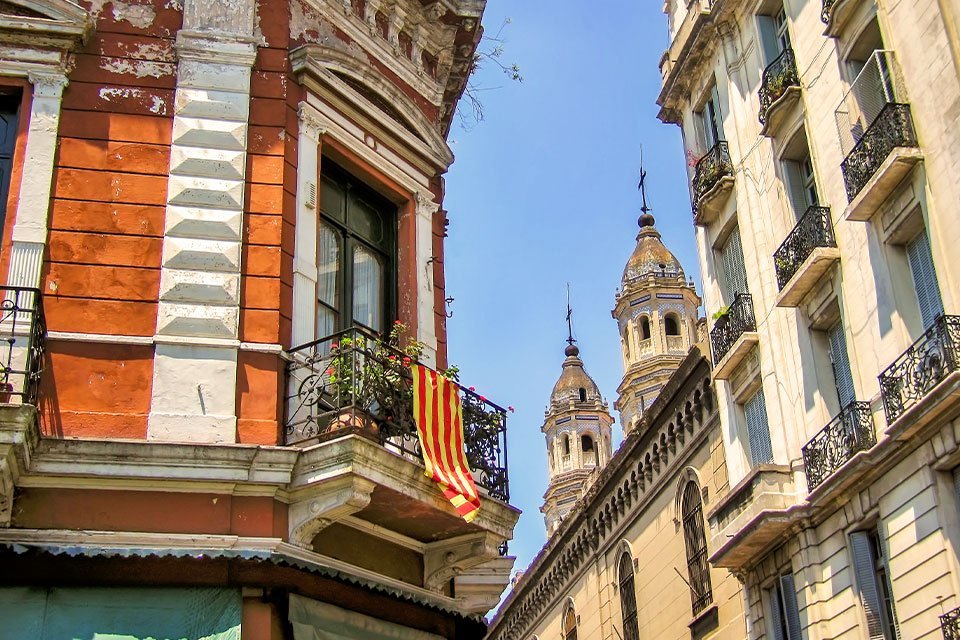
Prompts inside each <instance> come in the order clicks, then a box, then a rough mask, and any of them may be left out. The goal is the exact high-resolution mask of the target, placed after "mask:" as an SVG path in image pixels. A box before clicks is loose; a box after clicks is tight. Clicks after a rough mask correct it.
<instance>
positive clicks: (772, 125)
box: [758, 49, 800, 136]
mask: <svg viewBox="0 0 960 640" xmlns="http://www.w3.org/2000/svg"><path fill="white" fill-rule="evenodd" d="M799 99H800V74H799V73H798V72H797V60H796V58H795V57H794V54H793V49H784V50H783V52H782V53H781V54H780V55H779V56H777V59H776V60H774V61H773V62H771V63H770V65H769V66H767V68H766V69H764V70H763V76H762V77H761V79H760V113H759V114H758V117H759V118H760V124H761V125H763V128H762V129H761V130H760V133H761V134H762V135H765V136H773V135H775V132H776V130H777V127H778V126H779V124H780V122H781V120H783V118H782V115H783V114H784V113H786V112H787V111H789V107H790V106H791V105H793V104H796V103H797V101H799Z"/></svg>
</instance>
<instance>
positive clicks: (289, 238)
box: [0, 0, 519, 640]
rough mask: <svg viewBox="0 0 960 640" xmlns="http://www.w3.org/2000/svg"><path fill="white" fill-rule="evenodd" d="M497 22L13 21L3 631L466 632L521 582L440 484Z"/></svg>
mask: <svg viewBox="0 0 960 640" xmlns="http://www.w3.org/2000/svg"><path fill="white" fill-rule="evenodd" d="M483 10H484V2H483V1H482V0H439V1H434V2H427V1H421V0H389V1H382V0H230V1H225V0H184V1H183V2H178V1H166V0H130V1H121V0H80V2H79V3H74V2H71V1H70V0H10V1H8V2H2V3H0V42H2V50H3V53H2V55H0V130H2V135H0V207H2V209H0V214H2V217H0V221H2V229H3V239H2V245H0V273H2V274H4V277H5V279H6V280H5V284H4V285H3V286H2V287H0V298H2V303H0V337H2V340H0V345H2V347H0V352H2V353H0V356H2V363H3V378H2V381H0V403H2V404H0V637H3V638H7V637H15V638H18V639H21V638H22V639H31V638H49V637H61V636H62V637H94V636H97V637H100V635H98V634H106V635H110V637H114V636H115V635H116V636H121V635H122V636H123V637H136V638H147V637H177V638H180V637H189V638H199V637H203V638H222V639H226V638H238V637H240V636H241V635H242V636H243V637H244V638H264V639H266V638H270V639H272V640H279V639H281V638H284V639H290V638H296V639H298V640H301V639H303V638H313V637H328V636H327V634H330V633H336V635H337V637H344V638H346V637H349V638H359V637H363V638H369V637H374V636H375V637H390V638H417V639H422V640H428V639H430V638H440V637H442V638H470V637H474V638H477V637H481V636H482V635H483V634H484V631H485V624H484V622H483V615H484V614H486V613H487V611H488V610H489V609H490V608H491V607H492V606H494V605H495V604H496V603H497V602H498V600H499V597H500V593H501V591H502V590H503V588H504V587H505V586H506V584H507V581H508V579H509V574H510V570H511V567H512V564H513V559H512V558H511V557H509V556H508V555H507V550H506V544H505V542H506V540H508V539H509V538H511V537H512V532H513V527H514V525H515V523H516V520H517V517H518V515H519V513H518V511H517V510H516V509H514V508H512V507H511V506H510V505H509V504H508V500H509V490H508V484H507V467H506V449H505V437H506V412H505V411H504V410H503V409H502V408H501V407H499V406H497V405H495V404H493V403H491V402H489V401H487V400H485V399H484V398H483V397H482V396H479V395H478V394H475V393H473V392H472V391H470V390H468V389H467V388H463V389H462V390H461V402H462V406H463V415H464V422H465V427H466V429H465V431H466V436H465V445H466V447H465V448H466V458H467V462H468V463H469V465H470V467H471V469H472V472H473V476H474V479H475V482H476V483H477V485H479V487H480V489H479V491H480V498H481V508H480V511H479V514H478V515H477V516H476V518H475V519H473V520H472V521H471V522H467V521H465V520H464V519H463V518H460V517H458V515H457V512H456V511H455V510H454V508H453V506H452V505H451V503H450V502H449V501H448V500H447V498H445V497H444V495H443V493H442V492H441V490H440V488H439V487H438V486H437V485H436V483H434V482H433V481H432V480H430V479H428V478H427V477H426V476H425V475H424V464H423V459H422V455H421V451H420V449H419V445H418V443H417V438H416V430H415V427H414V424H413V418H412V409H411V404H412V392H411V390H410V380H411V376H410V370H409V367H410V365H412V364H414V363H416V362H420V363H422V364H424V365H427V366H430V367H434V368H436V369H443V368H444V367H446V329H445V328H446V325H445V322H446V317H447V316H446V308H445V299H446V298H447V295H446V292H445V291H444V276H443V265H444V237H445V235H446V234H445V227H446V223H447V214H446V212H445V211H444V210H443V208H442V202H443V195H444V193H443V192H444V185H443V174H444V173H445V172H446V170H447V169H448V167H449V166H450V164H451V163H452V161H453V155H452V153H451V151H450V149H449V147H448V146H447V143H446V135H447V133H448V131H449V128H450V126H451V122H452V120H453V116H454V111H455V109H456V105H457V102H458V100H459V98H460V96H461V94H462V92H463V91H464V87H465V85H466V81H467V77H468V75H469V73H470V72H471V70H472V68H473V64H474V54H475V52H476V50H477V46H478V44H479V42H480V39H481V36H482V27H481V24H480V20H481V17H482V14H483Z"/></svg>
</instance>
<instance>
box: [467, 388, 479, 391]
mask: <svg viewBox="0 0 960 640" xmlns="http://www.w3.org/2000/svg"><path fill="white" fill-rule="evenodd" d="M468 389H470V391H476V390H477V389H476V387H468Z"/></svg>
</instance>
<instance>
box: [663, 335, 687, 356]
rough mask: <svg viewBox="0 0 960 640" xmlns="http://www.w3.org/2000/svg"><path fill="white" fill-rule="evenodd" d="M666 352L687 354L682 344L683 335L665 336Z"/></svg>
mask: <svg viewBox="0 0 960 640" xmlns="http://www.w3.org/2000/svg"><path fill="white" fill-rule="evenodd" d="M667 353H671V354H674V355H687V349H686V347H685V345H684V344H683V336H667Z"/></svg>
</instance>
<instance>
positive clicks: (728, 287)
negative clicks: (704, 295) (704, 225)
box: [720, 227, 750, 305]
mask: <svg viewBox="0 0 960 640" xmlns="http://www.w3.org/2000/svg"><path fill="white" fill-rule="evenodd" d="M720 263H721V265H722V267H723V269H722V271H723V285H724V286H723V293H724V295H725V296H726V302H727V304H728V305H730V304H733V302H734V300H736V297H737V294H738V293H750V290H749V289H748V288H747V270H746V268H745V267H744V266H743V242H742V241H741V239H740V228H739V227H735V228H734V229H733V231H732V232H730V235H729V236H728V237H727V240H726V242H725V243H724V244H723V247H722V248H721V249H720Z"/></svg>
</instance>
